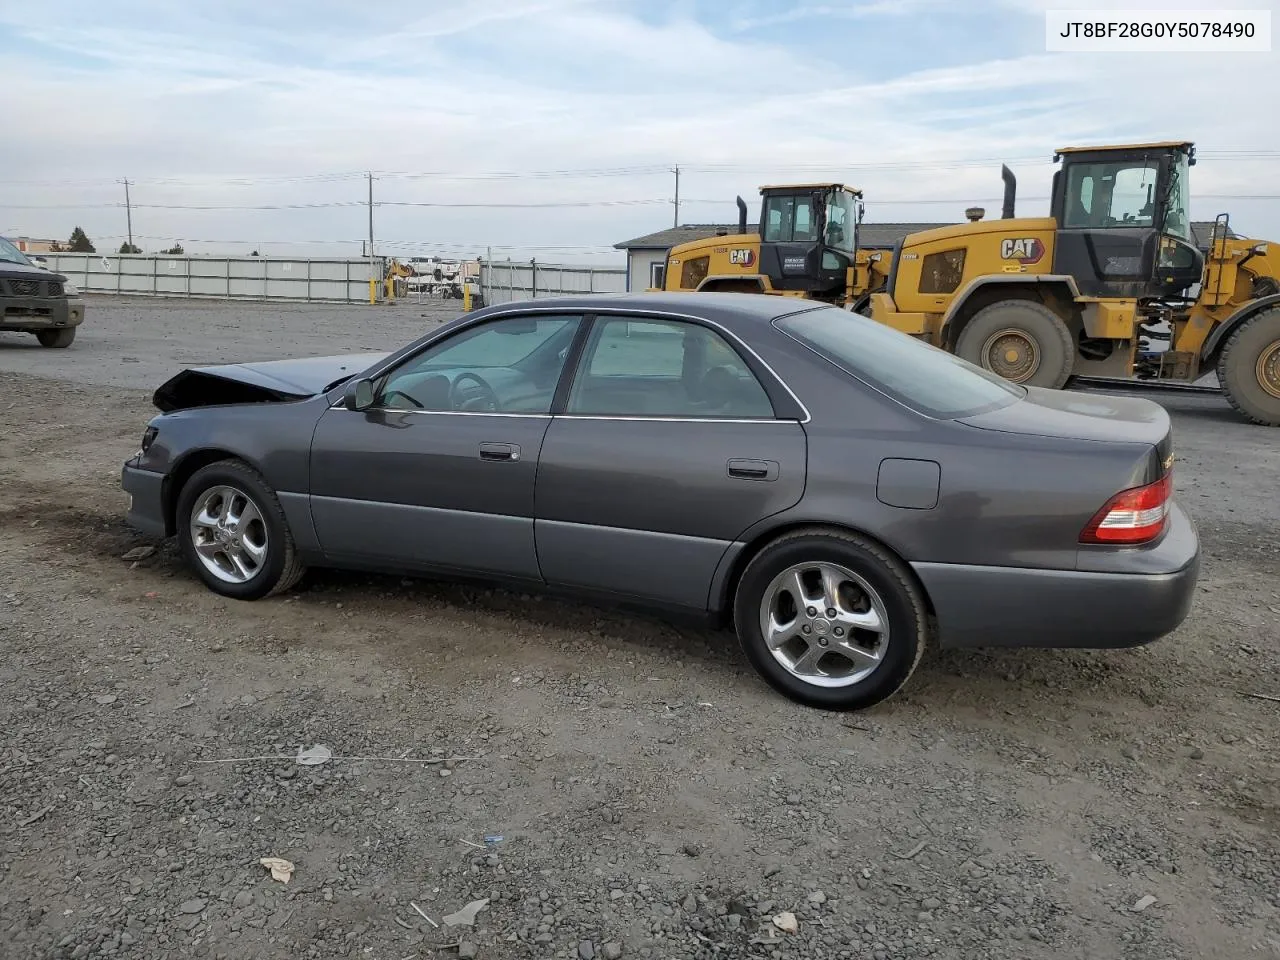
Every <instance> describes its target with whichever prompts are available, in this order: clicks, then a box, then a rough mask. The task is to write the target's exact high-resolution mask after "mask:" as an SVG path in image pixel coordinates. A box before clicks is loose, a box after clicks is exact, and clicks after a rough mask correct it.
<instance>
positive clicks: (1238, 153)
mask: <svg viewBox="0 0 1280 960" xmlns="http://www.w3.org/2000/svg"><path fill="white" fill-rule="evenodd" d="M1196 155H1197V157H1198V158H1199V159H1201V160H1225V161H1259V160H1269V161H1270V160H1280V151H1276V150H1246V149H1225V148H1220V149H1216V150H1200V151H1197V154H1196ZM1051 160H1052V157H1051V156H1049V155H1044V154H1040V155H1037V156H1030V157H1014V158H1010V157H968V158H948V159H943V158H939V159H933V160H906V159H886V160H877V161H851V160H848V159H827V160H800V161H768V160H760V161H713V160H711V161H704V162H702V163H688V164H683V165H682V170H684V171H685V172H695V173H718V172H729V171H735V170H776V171H786V170H827V169H831V170H877V169H883V170H907V169H910V170H921V169H934V170H938V169H941V170H946V169H960V168H965V167H979V166H987V165H994V164H999V163H1008V164H1030V163H1046V164H1047V163H1049V162H1051ZM671 170H672V168H671V167H670V166H667V165H663V164H636V165H631V166H618V167H583V168H577V169H573V168H561V169H548V170H525V171H519V170H492V171H446V170H437V171H416V172H415V171H376V170H375V171H374V174H375V175H376V176H378V177H380V178H387V179H404V180H431V179H436V180H457V181H479V180H538V179H564V178H571V179H577V178H583V179H585V178H602V177H603V178H607V177H637V176H658V175H666V174H668V173H670V172H671ZM367 175H368V174H367V172H366V171H343V172H329V173H312V174H282V175H257V176H214V175H209V176H200V175H185V176H173V177H137V178H133V179H132V181H131V182H132V183H133V184H135V185H142V184H150V185H158V186H164V185H172V186H219V185H221V186H255V185H260V184H282V183H332V182H340V181H345V180H360V179H364V178H365V177H366V176H367ZM116 182H118V181H114V180H110V179H107V178H52V179H0V184H7V185H15V186H39V185H47V186H95V185H108V184H111V183H116Z"/></svg>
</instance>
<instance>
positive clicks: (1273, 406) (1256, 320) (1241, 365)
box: [1218, 307, 1280, 427]
mask: <svg viewBox="0 0 1280 960" xmlns="http://www.w3.org/2000/svg"><path fill="white" fill-rule="evenodd" d="M1218 380H1219V381H1220V382H1221V384H1222V391H1223V393H1225V394H1226V396H1227V400H1228V401H1230V403H1231V405H1232V406H1233V407H1235V408H1236V409H1237V410H1238V411H1240V412H1241V413H1242V414H1244V415H1245V416H1246V417H1248V418H1249V419H1250V420H1252V421H1253V422H1254V423H1257V424H1261V425H1262V426H1264V427H1280V309H1277V308H1275V307H1272V308H1271V309H1270V310H1263V311H1262V312H1261V313H1258V314H1255V315H1254V316H1252V317H1250V318H1249V319H1248V320H1246V321H1245V322H1244V323H1242V324H1240V326H1239V327H1237V328H1236V329H1235V331H1234V332H1232V334H1231V336H1230V337H1228V338H1227V342H1226V345H1225V346H1224V347H1223V348H1222V353H1220V354H1219V355H1218Z"/></svg>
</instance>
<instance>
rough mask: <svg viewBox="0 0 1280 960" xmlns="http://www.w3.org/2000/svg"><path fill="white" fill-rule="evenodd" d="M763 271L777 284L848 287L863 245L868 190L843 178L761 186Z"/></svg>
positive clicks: (827, 290) (817, 289) (826, 290)
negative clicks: (865, 192)
mask: <svg viewBox="0 0 1280 960" xmlns="http://www.w3.org/2000/svg"><path fill="white" fill-rule="evenodd" d="M760 195H761V197H763V200H762V202H761V209H760V273H761V274H763V275H765V276H767V277H768V278H769V282H770V283H771V284H772V285H773V288H774V289H775V290H794V291H802V292H804V293H808V294H812V295H816V296H823V295H830V294H837V293H840V292H843V290H844V289H845V284H846V278H847V275H848V270H849V268H850V267H852V266H853V265H854V254H855V252H856V251H857V248H858V224H859V223H860V222H861V220H862V210H863V205H862V191H861V190H857V189H855V188H853V187H847V186H845V185H844V184H839V183H810V184H798V185H792V186H772V187H761V188H760Z"/></svg>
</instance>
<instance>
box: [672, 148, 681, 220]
mask: <svg viewBox="0 0 1280 960" xmlns="http://www.w3.org/2000/svg"><path fill="white" fill-rule="evenodd" d="M672 172H673V173H675V175H676V204H675V215H674V217H673V222H672V224H671V226H673V227H678V226H680V165H679V164H676V166H675V167H673V168H672Z"/></svg>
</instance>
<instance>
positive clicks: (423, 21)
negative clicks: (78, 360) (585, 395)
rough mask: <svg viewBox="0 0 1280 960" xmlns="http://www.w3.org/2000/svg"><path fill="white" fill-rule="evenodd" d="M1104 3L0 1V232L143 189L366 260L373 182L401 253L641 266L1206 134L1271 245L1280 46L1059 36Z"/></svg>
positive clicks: (157, 219)
mask: <svg viewBox="0 0 1280 960" xmlns="http://www.w3.org/2000/svg"><path fill="white" fill-rule="evenodd" d="M1223 5H1224V6H1226V5H1228V4H1223ZM1229 5H1231V6H1233V7H1247V8H1259V9H1269V10H1273V11H1274V10H1275V9H1276V7H1277V5H1280V0H1233V2H1231V3H1230V4H1229ZM1097 6H1106V4H1101V3H1098V2H1096V0H1094V2H1092V3H1090V2H1087V0H1086V2H1072V0H846V2H842V3H807V2H805V0H796V2H794V3H790V4H788V3H778V2H766V0H733V2H729V0H721V2H713V0H453V2H449V3H440V4H435V3H418V4H389V5H388V4H368V3H354V2H346V0H270V2H262V0H258V2H249V0H212V2H206V3H199V4H196V3H173V2H172V0H166V2H160V0H112V2H111V3H90V2H87V0H79V2H71V0H41V2H40V3H38V4H32V3H30V2H29V0H0V79H2V81H3V83H2V87H3V94H2V96H3V100H4V105H5V122H4V129H3V132H0V234H4V235H9V236H14V235H26V236H34V237H50V238H61V239H65V238H66V237H68V236H69V234H70V232H71V230H72V228H73V227H75V226H81V227H83V228H84V229H85V231H86V232H87V233H88V234H89V236H90V237H91V238H92V239H93V240H94V241H95V243H96V244H97V246H98V249H99V250H100V251H102V250H106V249H112V250H114V249H116V248H118V246H119V244H120V243H121V241H122V240H123V238H124V235H125V233H126V229H127V227H126V211H125V209H124V206H123V203H124V191H125V187H124V184H123V183H122V181H123V180H126V179H127V180H129V181H130V186H129V194H130V200H131V203H132V205H133V209H132V219H133V232H134V236H135V242H136V243H137V244H138V245H139V246H141V247H142V248H143V249H144V250H148V251H151V250H158V249H161V248H163V247H167V246H169V245H171V244H172V243H174V242H180V243H181V244H182V245H183V247H184V248H185V249H186V250H187V251H188V252H203V253H231V254H245V253H248V252H250V251H251V250H255V249H256V250H260V251H261V252H263V253H279V254H288V255H310V256H352V255H359V254H360V253H361V252H362V240H363V239H364V238H366V237H367V236H368V234H369V208H368V205H367V204H368V196H369V188H370V183H369V180H368V179H367V174H369V173H372V174H373V180H372V189H373V197H374V207H373V220H374V224H373V227H374V238H375V248H376V250H377V251H378V252H379V253H388V254H393V255H401V256H407V255H420V256H421V255H432V254H439V255H442V256H450V257H453V256H476V255H486V252H487V253H488V255H490V256H492V257H493V258H494V259H505V258H508V257H510V258H512V259H521V260H527V259H529V258H537V259H538V260H539V261H540V262H544V263H592V264H602V265H603V264H609V263H619V264H620V263H621V262H622V260H623V254H622V253H621V252H620V251H617V250H615V249H613V244H615V243H618V242H619V241H623V240H626V239H629V238H632V237H635V236H638V235H641V234H645V233H649V232H651V231H654V230H659V229H663V228H664V227H668V226H671V225H672V224H673V222H675V220H676V218H677V217H678V220H679V222H681V223H710V222H720V223H732V222H735V221H736V219H737V213H736V208H735V204H734V197H735V196H736V195H741V196H742V197H743V198H744V199H745V200H746V201H747V203H748V206H749V209H751V210H752V219H753V221H754V219H755V216H756V213H757V212H758V206H759V193H758V187H759V185H761V184H764V183H778V182H806V181H813V180H838V181H841V182H845V183H851V184H854V185H856V186H858V187H861V188H862V189H863V190H864V192H865V200H866V209H867V220H868V221H876V222H903V221H905V222H923V221H937V222H944V221H945V222H953V221H957V220H961V219H962V218H963V215H964V214H963V212H964V209H965V207H967V206H971V205H974V204H978V205H981V206H985V207H986V208H987V210H988V211H989V215H996V216H998V213H999V197H1000V195H1001V190H1002V185H1001V181H1000V164H1001V163H1002V162H1005V163H1008V165H1009V166H1010V167H1011V168H1012V169H1013V171H1014V172H1015V174H1017V177H1018V191H1019V204H1018V213H1019V214H1025V215H1030V216H1034V215H1042V214H1044V213H1046V212H1047V209H1048V203H1047V197H1048V191H1049V180H1050V177H1051V176H1052V171H1053V167H1052V164H1051V159H1052V154H1053V151H1054V149H1056V148H1058V147H1062V146H1067V145H1078V144H1089V143H1109V142H1118V143H1125V142H1134V141H1144V140H1153V139H1155V140H1162V139H1177V140H1183V139H1187V140H1193V141H1195V142H1196V144H1197V149H1198V151H1199V156H1200V160H1199V163H1198V164H1197V165H1196V167H1195V168H1194V169H1193V171H1192V176H1193V181H1192V182H1193V186H1192V194H1193V206H1192V214H1193V216H1194V217H1195V218H1196V219H1212V218H1213V217H1214V216H1215V215H1216V214H1218V213H1221V212H1229V213H1230V214H1231V218H1232V224H1233V226H1234V227H1235V228H1236V229H1237V230H1238V231H1241V232H1243V233H1245V234H1247V235H1250V236H1255V237H1263V238H1265V237H1271V238H1274V239H1276V240H1278V241H1280V125H1277V124H1276V123H1275V122H1274V117H1275V115H1276V107H1275V105H1274V103H1273V102H1272V97H1273V93H1274V91H1275V90H1276V89H1280V53H1276V52H1271V53H1241V54H1205V53H1197V54H1185V53H1145V54H1128V55H1125V54H1115V53H1089V54H1081V53H1070V54H1068V53H1047V52H1046V50H1045V46H1046V44H1045V14H1044V12H1045V10H1046V9H1065V8H1089V7H1097ZM1125 6H1126V7H1130V8H1155V9H1159V10H1162V11H1166V12H1172V11H1175V10H1178V9H1179V8H1187V9H1194V8H1196V7H1197V4H1196V3H1194V2H1186V3H1180V2H1178V0H1161V2H1159V3H1152V2H1151V0H1126V2H1125ZM1199 6H1210V4H1208V3H1203V2H1202V3H1201V4H1200V5H1199ZM432 8H436V10H435V12H432ZM1273 18H1274V13H1273ZM1274 19H1277V20H1278V21H1280V18H1274ZM677 166H678V167H679V168H680V198H681V202H680V206H679V209H678V211H677V210H676V209H675V207H674V204H673V195H674V186H675V174H674V173H673V168H675V167H677Z"/></svg>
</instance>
